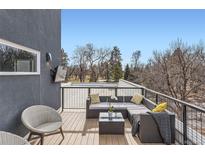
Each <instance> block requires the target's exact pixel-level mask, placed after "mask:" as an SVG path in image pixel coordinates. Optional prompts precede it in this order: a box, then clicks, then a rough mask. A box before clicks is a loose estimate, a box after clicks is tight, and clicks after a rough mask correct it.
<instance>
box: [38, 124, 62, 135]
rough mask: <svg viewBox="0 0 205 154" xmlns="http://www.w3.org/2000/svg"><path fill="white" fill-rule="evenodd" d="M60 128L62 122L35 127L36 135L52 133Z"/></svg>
mask: <svg viewBox="0 0 205 154" xmlns="http://www.w3.org/2000/svg"><path fill="white" fill-rule="evenodd" d="M61 126H62V122H47V123H44V124H41V125H39V126H37V127H36V129H37V130H38V133H50V132H54V131H56V130H57V129H59V128H60V127H61Z"/></svg>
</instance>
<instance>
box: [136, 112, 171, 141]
mask: <svg viewBox="0 0 205 154" xmlns="http://www.w3.org/2000/svg"><path fill="white" fill-rule="evenodd" d="M169 116H170V124H171V142H172V143H174V142H175V115H174V114H173V113H169ZM138 135H139V138H140V140H141V142H144V143H151V142H153V143H160V142H162V139H161V135H160V132H159V130H158V126H157V124H156V123H155V121H154V119H153V118H152V116H151V115H150V114H148V113H143V114H140V129H139V133H138Z"/></svg>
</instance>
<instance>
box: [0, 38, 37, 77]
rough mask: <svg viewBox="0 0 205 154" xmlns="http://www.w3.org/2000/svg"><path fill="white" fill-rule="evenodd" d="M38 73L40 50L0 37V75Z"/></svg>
mask: <svg viewBox="0 0 205 154" xmlns="http://www.w3.org/2000/svg"><path fill="white" fill-rule="evenodd" d="M38 74H40V52H39V51H36V50H33V49H30V48H27V47H24V46H21V45H18V44H15V43H12V42H9V41H6V40H3V39H0V75H38Z"/></svg>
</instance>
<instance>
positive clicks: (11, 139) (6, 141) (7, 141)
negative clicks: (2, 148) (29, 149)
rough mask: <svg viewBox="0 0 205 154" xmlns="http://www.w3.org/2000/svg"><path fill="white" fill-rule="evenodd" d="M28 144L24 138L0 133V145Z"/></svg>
mask: <svg viewBox="0 0 205 154" xmlns="http://www.w3.org/2000/svg"><path fill="white" fill-rule="evenodd" d="M25 144H29V142H27V141H26V140H25V139H24V138H22V137H20V136H18V135H15V134H12V133H9V132H4V131H0V145H25Z"/></svg>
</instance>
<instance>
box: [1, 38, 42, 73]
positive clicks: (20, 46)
mask: <svg viewBox="0 0 205 154" xmlns="http://www.w3.org/2000/svg"><path fill="white" fill-rule="evenodd" d="M0 43H1V44H4V45H8V46H11V47H14V48H18V49H22V50H25V51H27V52H30V53H33V54H36V55H37V64H36V65H37V71H36V72H0V75H40V57H41V56H40V51H37V50H34V49H31V48H28V47H25V46H22V45H19V44H16V43H13V42H10V41H7V40H4V39H1V38H0Z"/></svg>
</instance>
